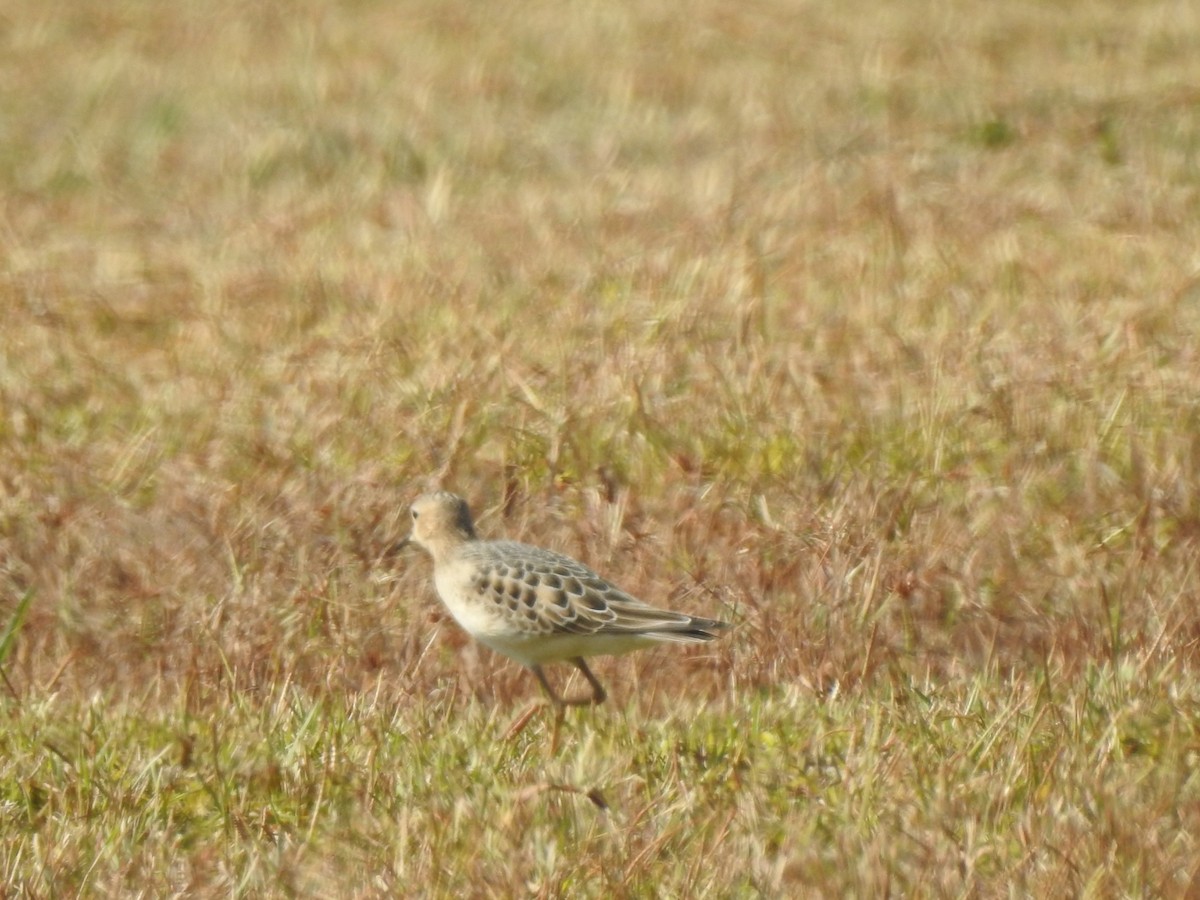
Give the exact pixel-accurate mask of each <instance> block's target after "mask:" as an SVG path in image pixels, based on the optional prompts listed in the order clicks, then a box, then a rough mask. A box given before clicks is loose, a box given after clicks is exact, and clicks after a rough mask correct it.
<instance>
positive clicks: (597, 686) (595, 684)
mask: <svg viewBox="0 0 1200 900" xmlns="http://www.w3.org/2000/svg"><path fill="white" fill-rule="evenodd" d="M570 662H571V665H573V666H574V667H575V668H577V669H578V670H579V671H580V672H582V673H583V677H584V678H586V679H587V681H588V684H590V685H591V686H592V693H591V696H587V697H567V698H563V697H560V696H558V694H556V693H555V692H554V688H552V687H551V686H550V682H549V681H548V680H547V679H546V673H545V672H544V671H542V667H541V666H539V665H534V666H531V667H530V668H532V669H533V674H534V675H535V676H536V677H537V680H538V683H539V684H540V685H541V686H542V690H543V691H545V692H546V696H547V698H549V701H550V705H551V706H553V707H554V731H553V732H552V736H551V738H550V752H551V753H554V752H555V751H556V750H557V749H558V730H559V728H560V727H561V726H562V722H563V716H564V715H565V713H566V709H567V707H568V706H596V705H598V704H601V703H603V702H604V701H605V700H606V699H608V694H607V693H605V691H604V685H602V684H601V683H600V680H599V679H598V678H597V677H596V676H595V675H594V674H593V673H592V670H591V669H590V668H588V664H587V662H586V661H585V660H584V658H583V657H582V656H576V657H574V658H573V659H571V661H570ZM543 705H545V704H543V703H534V704H532V705H530V706H529V708H528V709H526V710H525V711H524V712H522V713H521V715H519V716H517V718H516V719H514V720H513V723H512V724H511V725H510V726H508V730H507V731H506V732H505V733H504V739H505V740H511V739H512V738H515V737H516V736H517V735H518V734H520V733H521V732H522V731H524V730H525V727H526V726H527V725H528V724H529V720H530V719H532V718H533V716H534V713H536V712H537V711H538V710H539V709H540V708H541V707H542V706H543Z"/></svg>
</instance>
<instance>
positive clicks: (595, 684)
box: [563, 656, 608, 706]
mask: <svg viewBox="0 0 1200 900" xmlns="http://www.w3.org/2000/svg"><path fill="white" fill-rule="evenodd" d="M571 665H573V666H574V667H575V668H577V669H578V670H579V671H580V672H582V673H583V677H584V678H586V679H587V680H588V684H590V685H591V686H592V696H590V697H574V698H572V699H570V700H564V701H563V703H564V704H565V705H566V706H599V705H600V704H601V703H603V702H604V701H605V700H607V699H608V694H606V693H605V692H604V685H602V684H601V683H600V680H599V679H598V678H597V677H596V676H595V675H593V674H592V670H591V669H589V668H588V664H587V661H586V660H584V658H583V657H582V656H576V657H575V658H574V659H572V660H571Z"/></svg>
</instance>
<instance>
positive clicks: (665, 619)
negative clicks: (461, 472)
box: [397, 491, 730, 745]
mask: <svg viewBox="0 0 1200 900" xmlns="http://www.w3.org/2000/svg"><path fill="white" fill-rule="evenodd" d="M409 516H410V518H411V532H410V533H409V535H408V537H406V538H404V539H403V540H402V541H400V543H399V544H398V545H397V549H401V548H403V547H407V546H409V545H413V546H416V547H419V548H420V549H422V550H424V551H425V552H426V553H428V554H429V556H430V557H431V559H432V560H433V583H434V587H435V588H436V590H437V593H438V596H439V597H440V598H441V601H442V603H443V604H445V606H446V609H447V610H449V612H450V615H451V616H452V617H453V618H454V620H455V621H456V622H457V623H458V624H459V625H460V626H461V627H462V628H463V629H464V630H465V631H466V632H467V633H468V634H470V635H471V636H472V637H473V638H475V639H476V640H478V641H479V642H480V643H482V644H484V645H485V646H487V647H490V648H491V649H492V650H494V651H496V652H497V653H500V654H503V655H504V656H507V657H509V658H510V659H513V660H515V661H516V662H518V663H520V664H521V665H523V666H525V667H526V668H528V669H529V670H530V671H532V672H533V674H534V676H535V677H536V678H537V680H538V683H539V684H540V685H541V687H542V690H543V691H544V692H545V694H546V696H547V698H548V699H549V701H550V703H551V705H552V706H553V707H554V708H555V710H556V719H555V729H554V739H553V743H554V744H555V745H556V744H557V739H558V726H559V724H560V723H561V721H562V717H563V712H564V710H565V708H566V707H572V706H594V705H598V704H601V703H603V702H604V701H605V699H607V693H606V692H605V690H604V686H603V685H602V684H601V683H600V681H599V679H598V678H596V676H595V674H594V673H593V672H592V670H591V669H590V668H589V667H588V664H587V657H589V656H596V655H613V654H622V653H628V652H630V651H632V650H638V649H641V648H644V647H650V646H654V645H656V644H661V643H676V644H696V643H705V642H708V641H712V640H714V639H715V638H717V637H718V636H719V635H720V633H721V632H723V631H725V630H726V629H727V628H729V627H730V626H729V624H728V623H726V622H722V621H718V620H716V619H705V618H700V617H698V616H690V615H687V614H686V613H680V612H672V611H670V610H665V609H658V608H656V607H653V606H650V605H649V604H647V603H643V602H642V601H641V600H638V599H637V598H635V597H633V596H632V595H630V594H627V593H626V592H625V591H623V590H621V589H620V588H618V587H616V586H614V585H613V584H612V583H611V582H609V581H608V580H606V579H605V578H602V577H601V576H600V575H598V574H597V573H596V572H594V571H592V569H590V568H588V567H587V566H585V565H584V564H583V563H581V562H579V561H578V560H575V559H572V558H571V557H569V556H566V555H564V554H562V553H557V552H555V551H553V550H544V549H542V548H540V547H534V546H530V545H529V544H522V543H518V542H516V541H505V540H496V541H490V540H483V539H481V538H480V537H479V536H478V534H476V531H475V524H474V521H473V520H472V518H471V510H470V508H469V506H468V505H467V502H466V501H465V500H464V499H463V498H462V497H460V496H458V495H457V494H453V493H451V492H449V491H433V492H430V493H426V494H422V495H421V496H420V497H418V498H417V499H416V500H415V501H413V503H412V505H411V507H410V508H409ZM554 662H568V663H570V664H571V665H573V666H574V667H575V668H576V669H578V670H579V671H580V672H581V673H582V674H583V677H584V678H585V679H586V680H587V682H588V685H589V686H590V687H591V693H590V694H586V695H582V696H578V697H563V696H560V695H559V694H558V693H556V692H555V690H554V688H553V687H551V686H550V682H549V681H548V680H547V679H546V673H545V671H544V670H543V668H542V667H543V665H545V664H547V663H554ZM534 712H536V707H534V708H531V709H530V710H529V711H528V712H527V713H526V714H525V715H524V716H523V717H519V718H518V720H517V721H515V722H514V723H513V725H512V726H511V727H510V728H509V729H508V736H510V737H511V736H514V735H515V734H517V733H519V732H520V730H521V729H523V728H524V726H525V724H526V723H527V722H528V721H529V718H531V717H532V715H533V713H534Z"/></svg>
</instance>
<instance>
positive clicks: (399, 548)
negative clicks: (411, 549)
mask: <svg viewBox="0 0 1200 900" xmlns="http://www.w3.org/2000/svg"><path fill="white" fill-rule="evenodd" d="M411 543H412V535H411V534H410V535H409V536H408V537H406V538H404V540H402V541H397V542H396V543H394V544H392V546H391V547H389V548H388V550H387V553H386V554H385V555H386V556H389V557H391V556H399V555H400V554H401V553H403V552H404V551H405V550H407V549H408V545H409V544H411Z"/></svg>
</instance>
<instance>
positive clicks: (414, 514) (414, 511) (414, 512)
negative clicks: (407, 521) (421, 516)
mask: <svg viewBox="0 0 1200 900" xmlns="http://www.w3.org/2000/svg"><path fill="white" fill-rule="evenodd" d="M412 514H413V518H414V519H415V518H416V517H417V515H418V513H417V511H416V510H415V509H414V510H413V511H412Z"/></svg>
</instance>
